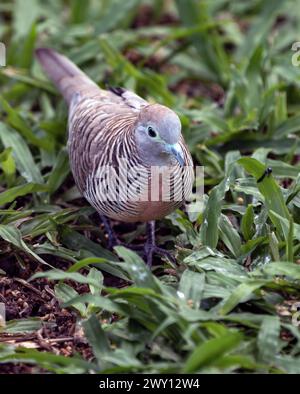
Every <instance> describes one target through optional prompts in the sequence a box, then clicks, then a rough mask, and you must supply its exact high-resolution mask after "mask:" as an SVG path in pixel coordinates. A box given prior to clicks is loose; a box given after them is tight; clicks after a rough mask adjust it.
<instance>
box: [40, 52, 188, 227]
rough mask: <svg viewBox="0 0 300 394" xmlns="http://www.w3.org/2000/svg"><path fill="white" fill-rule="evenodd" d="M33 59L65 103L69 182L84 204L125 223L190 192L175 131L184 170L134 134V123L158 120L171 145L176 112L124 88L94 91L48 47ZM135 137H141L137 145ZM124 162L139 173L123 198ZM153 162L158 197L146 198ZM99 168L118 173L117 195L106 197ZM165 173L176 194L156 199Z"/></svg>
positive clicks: (148, 216) (153, 214)
mask: <svg viewBox="0 0 300 394" xmlns="http://www.w3.org/2000/svg"><path fill="white" fill-rule="evenodd" d="M37 57H38V59H39V61H40V63H41V64H42V66H43V68H44V69H45V71H46V72H47V74H48V75H49V77H50V78H51V79H52V81H53V82H54V83H55V84H56V86H57V87H58V89H59V90H60V91H61V93H62V94H63V96H64V98H65V100H66V101H67V103H68V105H69V139H68V150H69V156H70V165H71V169H72V173H73V176H74V179H75V182H76V184H77V186H78V188H79V190H80V192H81V193H82V194H83V195H84V197H85V198H86V199H87V200H88V201H89V203H90V204H91V205H92V206H93V207H94V208H95V209H96V210H97V211H98V212H99V213H100V214H102V215H105V216H108V217H110V218H113V219H117V220H121V221H125V222H136V221H149V220H155V219H159V218H162V217H164V216H166V215H167V214H169V213H170V212H172V211H173V210H174V209H176V208H177V207H179V206H180V205H181V204H182V201H183V200H184V199H185V198H186V197H187V196H188V195H189V193H190V192H191V188H192V183H193V169H192V165H193V163H192V159H191V156H190V153H189V151H188V149H187V146H186V144H185V142H184V140H183V137H182V135H181V133H180V135H179V136H178V141H175V140H174V141H175V142H176V146H177V149H179V151H180V152H182V154H183V160H184V166H185V167H184V171H183V169H182V167H181V166H180V165H179V163H178V162H177V161H176V160H175V159H174V157H173V156H172V155H169V154H168V155H167V154H164V153H165V151H163V154H162V155H158V154H157V153H156V152H155V149H152V148H150V149H148V148H147V147H149V146H150V147H152V146H154V147H156V146H158V144H156V145H155V144H154V145H153V144H152V141H150V140H151V138H148V137H147V138H148V139H149V141H148V140H147V141H146V140H145V141H143V139H144V137H143V136H142V137H140V134H142V131H139V133H140V134H137V131H136V129H137V127H140V128H141V127H142V126H139V125H144V124H148V123H149V122H150V123H151V122H152V123H151V124H153V123H155V124H157V123H158V121H159V127H161V130H162V134H163V135H164V136H165V138H166V141H164V142H165V143H166V146H168V147H170V146H175V143H174V141H173V139H174V138H173V136H172V130H171V129H172V127H171V126H172V124H174V128H176V127H178V124H177V123H178V122H179V121H178V120H177V119H178V117H177V115H175V114H174V112H173V111H171V110H170V109H168V108H166V107H164V106H162V105H159V104H149V103H148V102H147V101H145V100H143V99H142V98H141V97H139V96H137V95H136V94H134V93H132V92H130V91H127V90H124V89H120V88H116V89H112V90H111V91H109V90H108V91H107V90H102V89H100V88H99V87H98V86H97V85H96V84H95V83H93V82H92V81H91V80H90V79H89V78H88V77H87V76H86V75H85V74H84V73H83V72H82V71H80V70H79V69H78V68H77V67H76V66H75V65H74V64H73V63H71V62H70V61H69V60H68V59H67V58H66V57H64V56H62V55H60V54H58V53H56V52H54V51H53V50H50V49H42V48H41V49H38V50H37ZM153 119H154V120H153ZM157 119H158V120H157ZM172 122H173V123H172ZM169 123H171V126H170V125H169ZM143 127H144V126H143ZM170 130H171V131H170ZM137 138H142V144H140V143H139V141H140V140H139V139H138V140H137ZM157 138H158V137H157ZM159 138H160V135H159ZM172 138H173V139H172ZM145 139H146V137H145ZM160 141H162V140H160ZM150 143H151V144H152V145H150ZM178 144H179V147H178ZM152 151H153V152H152ZM125 161H126V164H127V169H128V170H131V169H132V168H134V172H135V175H136V174H139V176H138V175H136V178H137V179H134V177H135V175H134V174H132V179H131V183H130V182H129V183H128V182H127V184H129V188H128V190H127V195H126V197H127V196H128V197H129V198H124V193H125V190H123V188H122V179H123V180H124V179H125V178H126V174H125V165H124V162H125ZM156 165H157V166H158V167H159V170H160V171H162V172H163V174H162V177H161V180H160V182H159V183H158V184H157V187H156V189H157V190H156V191H155V192H156V195H158V196H159V198H158V199H157V198H156V201H150V200H151V198H149V197H150V195H149V192H148V190H149V187H150V182H151V168H152V167H153V166H156ZM105 166H111V167H110V168H113V169H114V171H115V174H117V175H118V177H119V178H118V180H117V181H116V184H117V188H116V189H117V192H118V193H119V194H118V196H117V198H116V196H115V195H113V196H110V197H109V198H107V190H106V188H105V186H106V184H107V183H106V182H107V180H105V179H104V176H103V174H104V172H103V171H104V169H107V167H105ZM152 171H153V170H152ZM167 171H171V179H172V185H171V194H172V192H174V190H175V191H176V190H178V187H181V189H182V196H181V198H176V199H174V198H173V199H172V198H171V199H170V201H164V199H163V198H162V189H163V186H162V185H163V183H164V179H165V176H164V173H165V172H167ZM182 171H183V173H182ZM123 172H124V174H123ZM122 176H123V178H122ZM129 179H130V176H129ZM127 180H128V178H127ZM137 189H138V191H137ZM166 189H168V188H166ZM122 193H123V194H122ZM120 194H121V198H120ZM152 197H153V196H152ZM152 200H153V198H152ZM157 200H158V201H157Z"/></svg>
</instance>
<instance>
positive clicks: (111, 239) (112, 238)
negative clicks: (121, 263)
mask: <svg viewBox="0 0 300 394" xmlns="http://www.w3.org/2000/svg"><path fill="white" fill-rule="evenodd" d="M100 218H101V221H102V223H103V225H104V228H105V231H106V233H107V237H108V242H107V248H108V249H110V250H112V249H113V248H114V247H115V246H118V245H122V241H120V240H119V238H118V237H117V235H116V233H115V232H114V229H113V228H112V226H111V224H110V221H109V219H107V217H106V216H104V215H100Z"/></svg>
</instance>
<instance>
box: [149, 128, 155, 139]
mask: <svg viewBox="0 0 300 394" xmlns="http://www.w3.org/2000/svg"><path fill="white" fill-rule="evenodd" d="M148 134H149V136H150V137H152V138H155V137H156V135H157V134H156V132H155V131H154V130H153V128H152V127H151V126H149V127H148Z"/></svg>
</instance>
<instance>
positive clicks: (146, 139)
mask: <svg viewBox="0 0 300 394" xmlns="http://www.w3.org/2000/svg"><path fill="white" fill-rule="evenodd" d="M151 109H152V111H151V112H150V111H149V110H148V112H147V116H145V118H146V119H141V121H140V122H139V123H138V124H137V127H136V141H137V145H138V149H139V151H140V154H141V155H142V157H143V158H145V160H146V161H147V162H149V163H150V164H151V165H170V164H175V163H176V161H177V162H178V163H179V164H180V166H183V165H184V156H183V151H182V148H181V146H180V143H179V141H180V137H181V123H180V120H179V118H178V116H177V115H176V114H175V113H174V112H173V111H171V110H169V109H168V108H166V107H163V106H160V105H153V106H152V108H151ZM149 115H150V116H149Z"/></svg>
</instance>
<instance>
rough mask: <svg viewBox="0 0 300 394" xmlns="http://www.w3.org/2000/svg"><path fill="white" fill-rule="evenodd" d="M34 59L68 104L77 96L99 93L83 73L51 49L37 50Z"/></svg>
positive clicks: (96, 87)
mask: <svg viewBox="0 0 300 394" xmlns="http://www.w3.org/2000/svg"><path fill="white" fill-rule="evenodd" d="M36 57H37V59H38V61H39V62H40V63H41V65H42V67H43V69H44V70H45V72H46V74H47V75H48V76H49V78H50V79H51V80H52V81H53V83H54V84H55V85H56V87H57V88H58V90H59V91H60V92H61V94H62V95H63V96H64V98H65V100H66V102H67V103H68V104H70V102H71V100H72V98H73V97H74V96H75V95H77V94H81V93H85V92H86V91H88V92H89V91H90V92H91V93H92V92H93V91H99V88H98V86H97V85H96V84H95V83H94V82H93V81H92V80H91V79H90V78H89V77H88V76H87V75H86V74H84V72H82V71H81V70H80V69H79V68H78V67H77V66H75V64H74V63H72V62H71V61H70V60H69V59H68V58H66V57H65V56H63V55H61V54H59V53H57V52H56V51H54V50H53V49H49V48H38V49H37V50H36Z"/></svg>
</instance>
